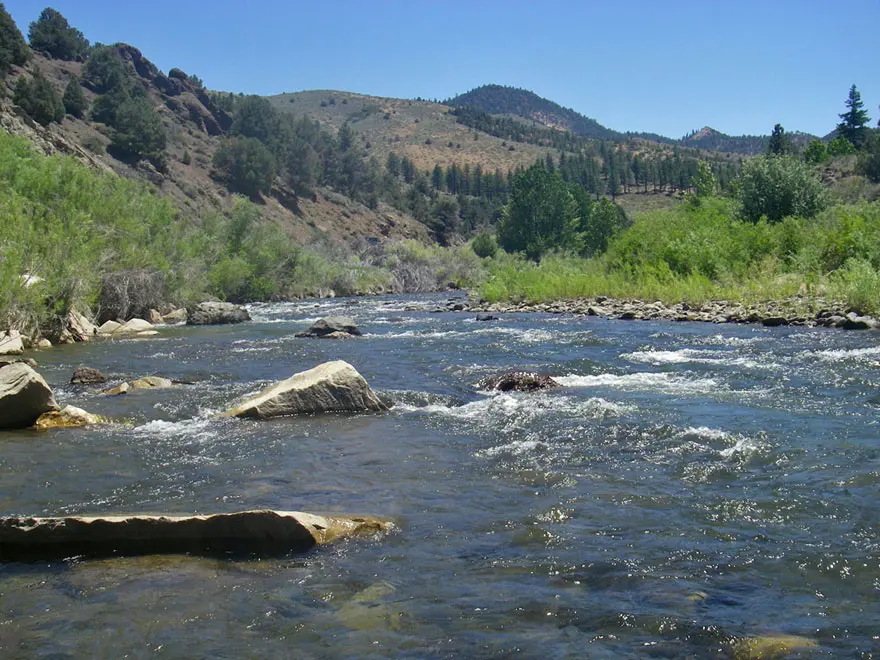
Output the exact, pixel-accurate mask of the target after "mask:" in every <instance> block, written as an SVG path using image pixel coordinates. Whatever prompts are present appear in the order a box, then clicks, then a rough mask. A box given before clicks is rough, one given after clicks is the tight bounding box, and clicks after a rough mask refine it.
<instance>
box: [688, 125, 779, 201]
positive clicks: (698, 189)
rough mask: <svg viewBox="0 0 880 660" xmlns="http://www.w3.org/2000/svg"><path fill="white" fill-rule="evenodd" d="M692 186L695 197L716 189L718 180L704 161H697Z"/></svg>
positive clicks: (705, 195) (708, 195)
mask: <svg viewBox="0 0 880 660" xmlns="http://www.w3.org/2000/svg"><path fill="white" fill-rule="evenodd" d="M777 125H778V124H777ZM692 186H693V188H694V194H695V195H696V197H697V199H702V198H704V197H712V196H713V195H714V194H715V193H716V192H717V191H718V180H717V179H716V178H715V175H714V174H712V170H711V169H710V168H709V166H708V165H707V164H706V163H704V162H702V161H700V162H699V163H697V174H696V176H695V177H694V178H693V182H692Z"/></svg>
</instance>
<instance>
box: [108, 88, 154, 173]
mask: <svg viewBox="0 0 880 660" xmlns="http://www.w3.org/2000/svg"><path fill="white" fill-rule="evenodd" d="M114 128H115V129H116V130H115V131H114V132H113V138H112V140H111V142H110V148H111V149H112V150H113V151H115V152H116V153H117V154H118V155H120V156H123V157H133V158H146V159H148V160H149V161H150V162H151V163H153V164H154V165H156V166H157V167H159V166H161V165H162V155H163V152H164V151H165V144H166V139H167V138H166V135H165V127H164V126H163V125H162V120H161V119H160V118H159V115H157V114H156V113H155V112H154V111H153V107H152V105H150V102H149V101H147V100H146V99H145V98H131V99H129V100H127V101H125V103H123V104H122V105H120V106H119V108H118V109H117V110H116V121H115V124H114Z"/></svg>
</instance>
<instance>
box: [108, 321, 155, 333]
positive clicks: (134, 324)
mask: <svg viewBox="0 0 880 660" xmlns="http://www.w3.org/2000/svg"><path fill="white" fill-rule="evenodd" d="M152 329H153V324H152V323H150V322H149V321H144V320H143V319H130V320H128V321H126V322H125V323H124V324H123V325H122V327H121V328H118V329H117V330H116V332H117V333H123V332H124V333H131V334H134V333H136V332H144V331H145V330H152Z"/></svg>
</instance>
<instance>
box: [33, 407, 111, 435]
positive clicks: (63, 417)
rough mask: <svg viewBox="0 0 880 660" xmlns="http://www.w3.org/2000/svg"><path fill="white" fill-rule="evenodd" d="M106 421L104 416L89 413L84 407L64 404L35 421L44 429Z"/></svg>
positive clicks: (64, 427) (69, 427) (35, 425)
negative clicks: (62, 406) (59, 408)
mask: <svg viewBox="0 0 880 660" xmlns="http://www.w3.org/2000/svg"><path fill="white" fill-rule="evenodd" d="M106 421H107V420H105V419H104V418H103V417H99V416H98V415H93V414H92V413H88V412H86V411H85V410H83V409H82V408H77V407H76V406H64V408H62V409H61V410H52V411H50V412H47V413H43V414H42V415H40V416H39V417H38V418H37V421H36V422H34V428H36V429H41V430H44V431H45V430H48V429H72V428H78V427H80V426H92V425H94V424H104V423H106Z"/></svg>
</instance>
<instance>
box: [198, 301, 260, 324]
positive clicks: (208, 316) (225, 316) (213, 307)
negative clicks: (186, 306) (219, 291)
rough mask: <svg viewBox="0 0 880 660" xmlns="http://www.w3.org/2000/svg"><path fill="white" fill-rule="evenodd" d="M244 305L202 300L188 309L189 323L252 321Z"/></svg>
mask: <svg viewBox="0 0 880 660" xmlns="http://www.w3.org/2000/svg"><path fill="white" fill-rule="evenodd" d="M250 320H251V315H250V314H248V311H247V310H246V309H245V308H244V307H239V306H238V305H233V304H232V303H225V302H202V303H199V304H198V305H196V306H195V307H193V308H192V309H190V310H188V311H187V319H186V324H187V325H223V324H227V323H242V322H244V321H250Z"/></svg>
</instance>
